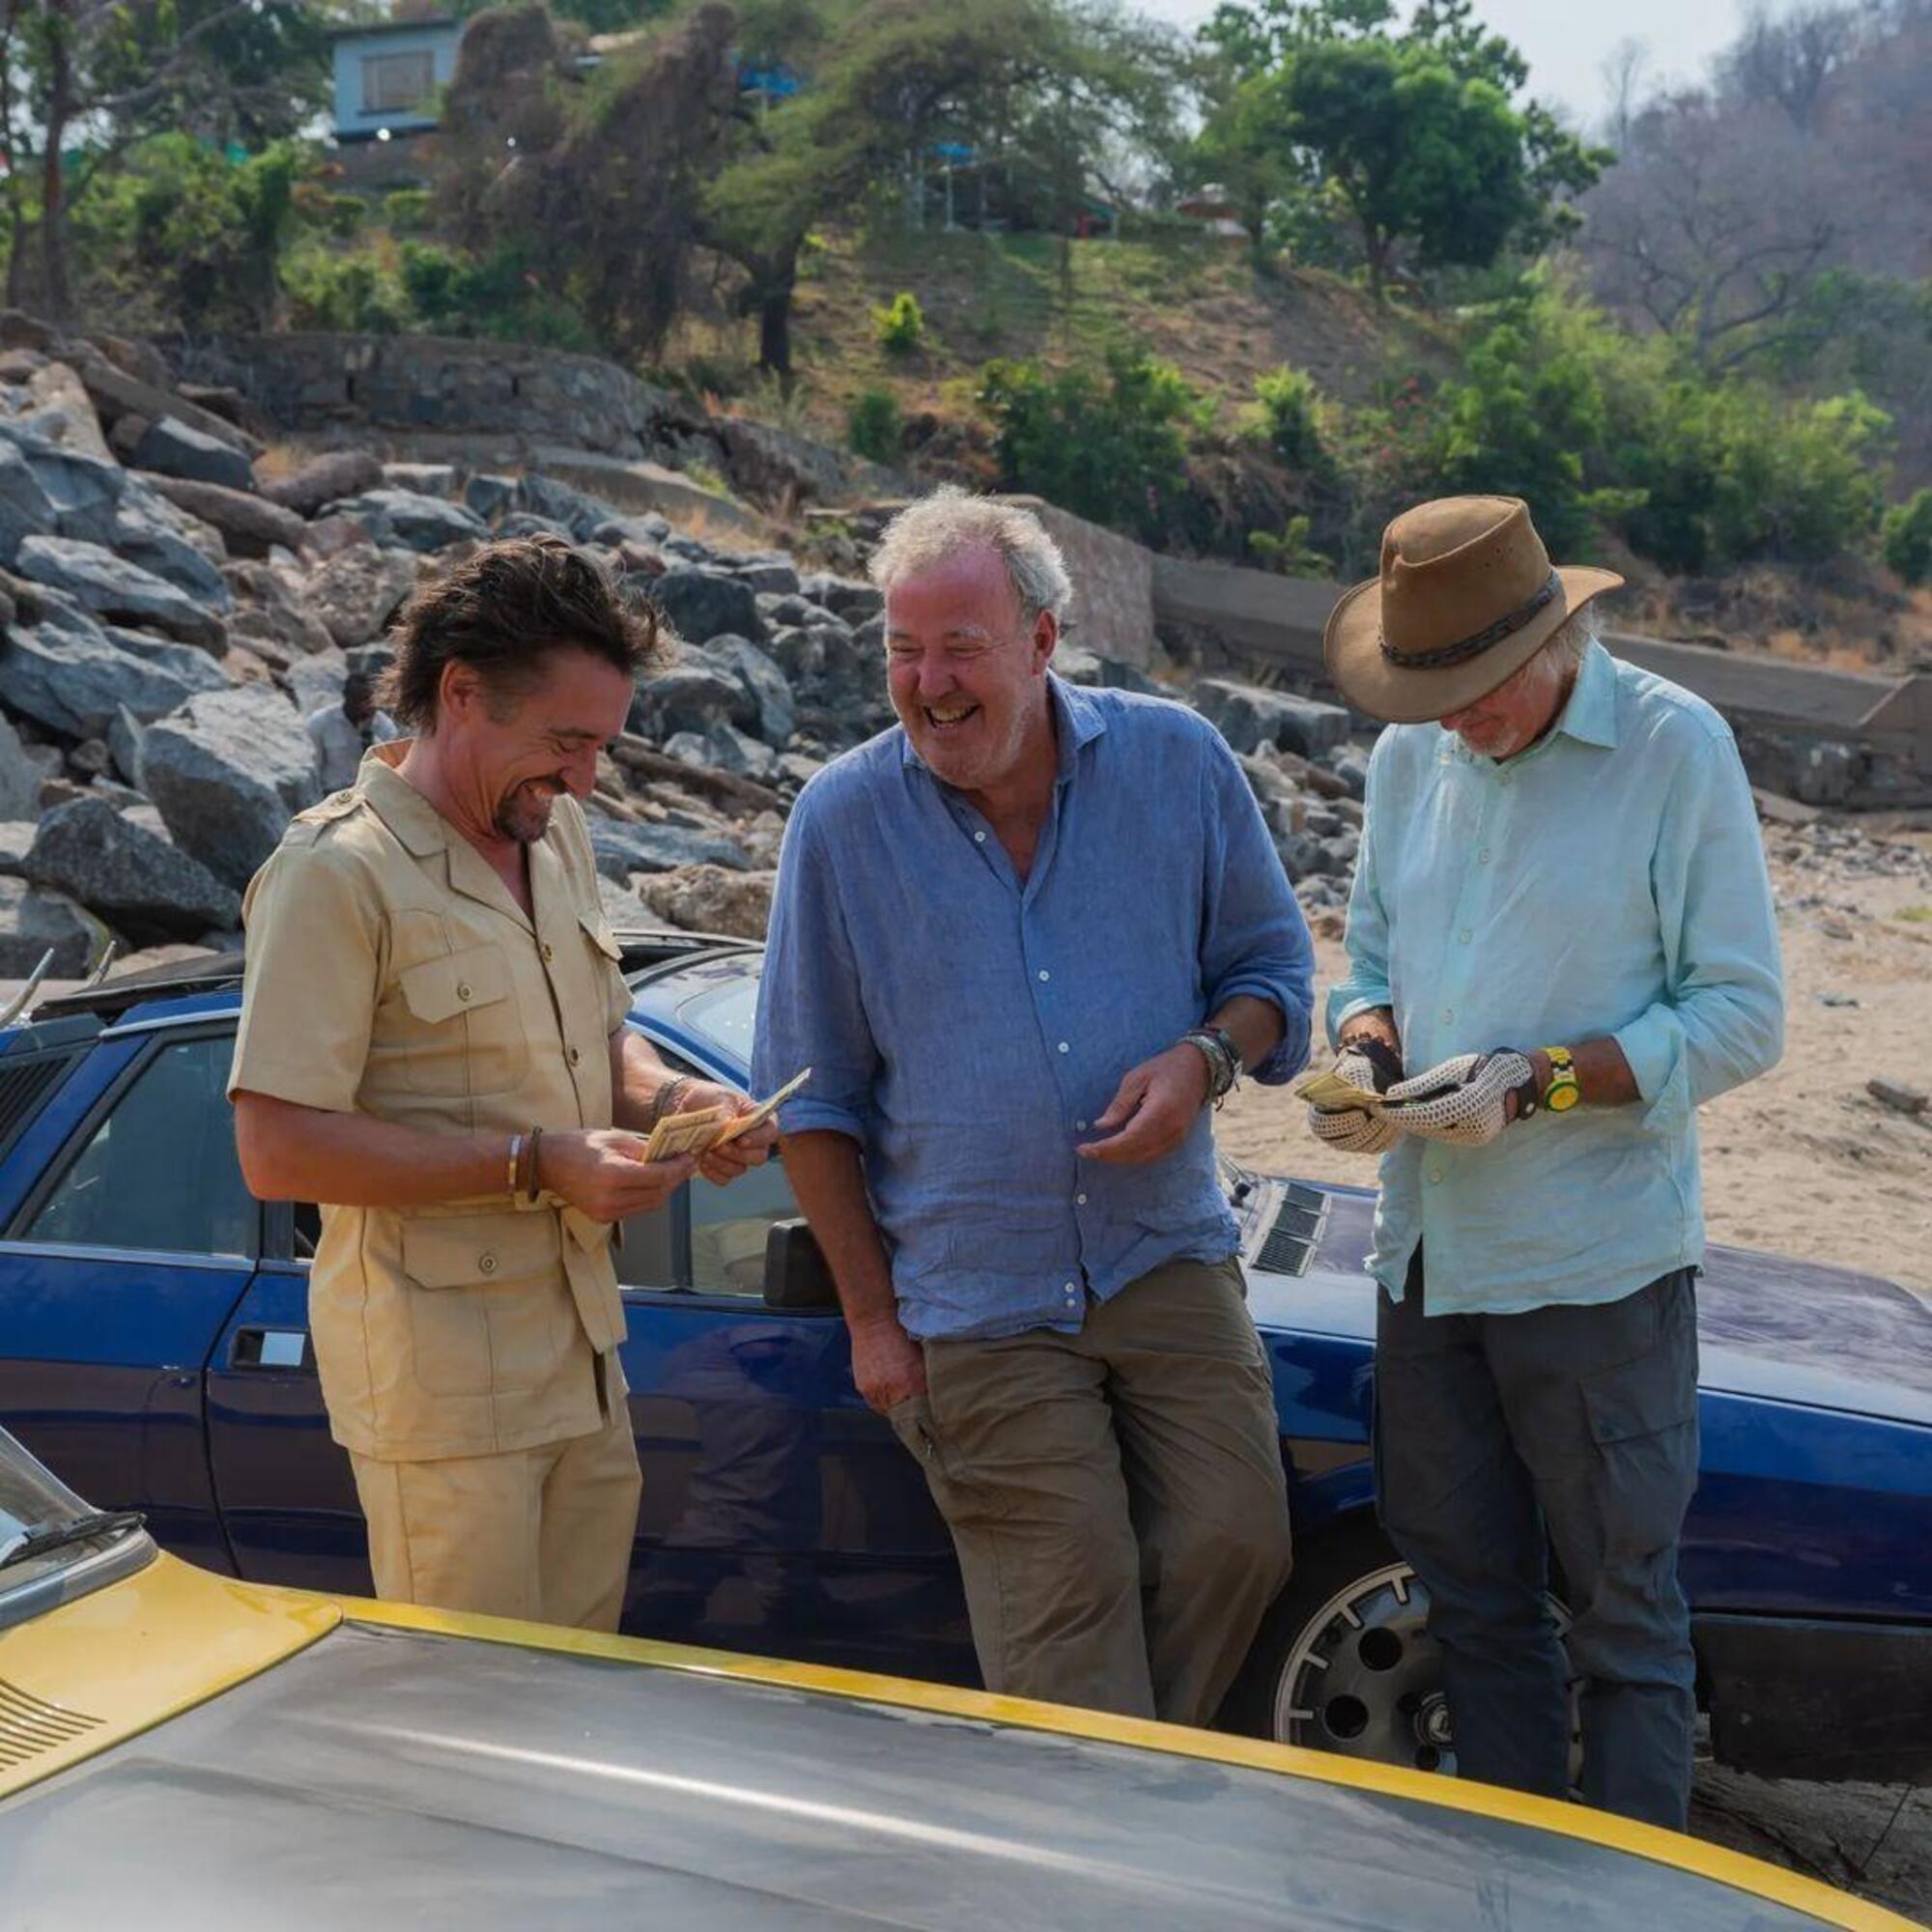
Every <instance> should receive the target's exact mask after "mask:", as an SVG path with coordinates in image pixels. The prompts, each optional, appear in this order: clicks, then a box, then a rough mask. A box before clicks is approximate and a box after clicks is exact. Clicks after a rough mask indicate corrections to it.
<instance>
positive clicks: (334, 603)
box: [307, 544, 416, 651]
mask: <svg viewBox="0 0 1932 1932" xmlns="http://www.w3.org/2000/svg"><path fill="white" fill-rule="evenodd" d="M415 587H416V566H415V559H414V557H413V556H412V554H410V553H409V552H407V551H397V550H379V549H378V548H377V547H376V546H375V545H374V544H356V545H354V546H353V547H352V548H350V549H348V550H345V551H340V552H338V553H337V554H335V555H334V556H331V557H329V558H328V559H327V561H326V562H325V563H324V564H323V566H322V567H321V569H319V570H318V571H316V572H315V574H314V575H313V576H312V577H310V579H309V580H308V592H307V596H308V606H309V609H310V610H311V611H313V612H314V614H315V615H316V616H317V617H319V618H320V619H321V620H322V624H323V628H324V629H325V630H327V633H328V635H329V637H330V638H331V639H333V640H334V641H335V642H336V643H338V644H339V645H341V647H342V648H343V649H344V650H346V651H348V650H354V649H355V647H356V645H358V644H366V643H367V642H368V641H369V639H371V638H374V637H376V636H378V635H379V634H380V633H381V632H382V630H383V628H384V626H385V625H386V624H387V623H388V621H389V619H390V618H391V617H393V616H394V615H395V614H396V609H397V607H398V606H399V605H400V604H401V603H402V601H403V599H404V598H405V597H407V596H408V595H409V594H410V592H411V591H412V590H413V589H414V588H415Z"/></svg>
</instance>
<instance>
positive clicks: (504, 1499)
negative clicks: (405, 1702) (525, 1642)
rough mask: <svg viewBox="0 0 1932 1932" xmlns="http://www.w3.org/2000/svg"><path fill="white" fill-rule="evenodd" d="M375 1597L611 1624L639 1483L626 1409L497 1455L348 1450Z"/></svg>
mask: <svg viewBox="0 0 1932 1932" xmlns="http://www.w3.org/2000/svg"><path fill="white" fill-rule="evenodd" d="M349 1460H350V1461H351V1463H354V1465H355V1490H356V1493H357V1494H358V1495H359V1496H360V1497H361V1499H362V1514H363V1515H364V1516H365V1517H366V1518H367V1519H368V1522H369V1564H370V1568H371V1569H372V1570H374V1571H375V1573H376V1594H377V1595H378V1596H379V1597H386V1598H388V1599H389V1600H390V1601H391V1602H392V1603H402V1604H425V1605H434V1606H435V1607H436V1608H438V1609H443V1610H474V1611H479V1612H481V1613H483V1614H484V1615H487V1616H494V1617H524V1618H527V1619H529V1620H531V1621H533V1622H536V1623H549V1624H573V1625H575V1626H577V1627H578V1628H579V1629H582V1630H596V1631H614V1630H615V1629H616V1628H617V1619H618V1617H619V1615H620V1614H621V1613H622V1611H623V1607H624V1585H625V1581H626V1579H627V1578H628V1577H629V1575H630V1569H631V1545H632V1542H633V1540H634V1539H635V1537H636V1536H637V1531H638V1501H639V1496H640V1494H641V1493H642V1490H643V1481H642V1478H641V1477H640V1475H639V1471H638V1445H637V1443H636V1441H635V1439H634V1438H633V1436H632V1435H631V1421H630V1416H629V1414H628V1413H627V1412H626V1409H625V1406H624V1404H623V1403H621V1402H619V1403H618V1404H617V1406H616V1412H615V1414H613V1415H612V1416H611V1419H610V1420H609V1421H608V1422H606V1423H605V1425H604V1426H603V1427H602V1428H601V1429H599V1430H597V1431H596V1432H595V1434H593V1435H574V1436H572V1437H571V1438H570V1439H569V1440H568V1441H566V1442H553V1443H547V1444H546V1445H545V1446H544V1447H542V1448H540V1449H523V1450H517V1451H514V1452H512V1453H511V1454H508V1455H502V1456H453V1457H450V1458H448V1459H447V1460H446V1461H441V1462H435V1463H384V1462H378V1461H377V1460H376V1459H375V1458H374V1457H372V1456H355V1455H352V1456H351V1457H350V1459H349Z"/></svg>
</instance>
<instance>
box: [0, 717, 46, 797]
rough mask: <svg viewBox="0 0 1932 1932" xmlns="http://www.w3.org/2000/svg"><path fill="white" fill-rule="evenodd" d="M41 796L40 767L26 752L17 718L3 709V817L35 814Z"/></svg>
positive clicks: (0, 731)
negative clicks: (13, 717)
mask: <svg viewBox="0 0 1932 1932" xmlns="http://www.w3.org/2000/svg"><path fill="white" fill-rule="evenodd" d="M40 797H41V770H40V767H39V766H38V765H36V764H35V763H34V761H33V760H32V759H31V758H29V757H28V756H27V748H26V747H25V746H24V745H22V744H21V743H20V734H19V732H17V731H16V730H14V721H13V720H12V719H11V718H9V717H8V716H7V714H6V713H5V712H4V711H0V821H6V820H12V819H19V818H32V817H33V816H34V814H35V813H36V812H37V811H38V810H40Z"/></svg>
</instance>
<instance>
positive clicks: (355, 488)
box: [259, 449, 383, 517]
mask: <svg viewBox="0 0 1932 1932" xmlns="http://www.w3.org/2000/svg"><path fill="white" fill-rule="evenodd" d="M382 484H383V466H382V464H381V463H379V462H378V461H377V460H376V458H375V457H374V456H372V455H371V454H370V453H369V452H368V451H367V450H366V449H331V450H329V451H328V452H327V454H326V455H322V456H317V457H312V458H310V460H309V461H308V462H306V463H304V464H303V465H302V466H301V467H300V468H299V469H295V470H292V471H290V473H289V474H288V475H286V476H281V477H277V478H276V479H275V480H274V481H273V482H271V483H264V484H261V485H260V486H259V487H260V489H261V492H262V495H263V496H265V497H268V499H269V500H270V502H271V503H279V504H280V505H281V506H282V508H283V509H285V510H293V511H294V512H295V513H296V515H297V516H298V517H313V516H314V515H316V514H317V512H318V511H320V510H321V508H322V506H323V505H324V504H325V503H334V502H339V501H340V500H341V499H342V498H343V497H359V496H360V495H361V494H362V492H363V491H365V490H378V489H381V488H382Z"/></svg>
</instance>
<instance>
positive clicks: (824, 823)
mask: <svg viewBox="0 0 1932 1932" xmlns="http://www.w3.org/2000/svg"><path fill="white" fill-rule="evenodd" d="M1049 683H1050V689H1051V695H1052V703H1053V705H1054V711H1055V718H1056V722H1057V726H1058V743H1059V779H1058V781H1057V782H1056V784H1055V786H1054V791H1053V802H1052V805H1051V807H1050V809H1049V811H1048V814H1047V819H1046V823H1045V825H1044V826H1043V827H1042V828H1041V831H1040V836H1039V843H1038V845H1037V848H1036V851H1035V854H1034V860H1033V865H1032V867H1031V869H1030V870H1029V872H1028V874H1027V877H1026V879H1025V881H1024V882H1022V881H1021V880H1020V878H1019V877H1018V875H1017V874H1016V873H1015V871H1014V869H1013V866H1012V862H1011V860H1010V859H1009V858H1008V856H1007V853H1006V850H1005V848H1004V847H1003V846H1002V845H1001V843H1000V841H999V838H998V837H997V836H996V835H995V834H994V832H993V831H992V829H991V827H990V826H989V825H988V824H987V823H986V821H985V819H984V818H983V817H981V816H980V813H979V812H978V811H976V810H974V809H973V807H972V806H971V805H969V804H968V803H967V801H966V799H965V798H964V797H963V796H962V795H961V794H960V793H959V792H957V791H954V790H953V789H952V787H951V786H949V785H945V784H942V783H941V782H940V781H938V780H937V779H935V778H934V777H933V775H932V773H931V772H930V771H929V770H928V769H927V768H926V766H925V764H924V762H923V760H922V759H921V758H920V757H919V755H918V753H915V752H914V751H913V749H912V746H911V744H910V743H909V741H908V740H907V738H906V735H905V733H904V731H903V730H902V729H900V728H899V727H898V726H896V725H895V726H894V727H893V728H892V729H891V730H889V731H887V732H885V733H884V734H883V735H882V736H880V737H877V738H874V739H872V740H871V741H870V743H868V744H866V745H862V746H861V747H860V748H859V749H858V750H857V751H855V752H848V753H846V754H845V755H844V756H843V757H840V758H838V759H836V760H835V761H834V762H833V763H832V764H830V765H829V766H827V767H826V769H825V770H824V771H823V772H820V773H819V774H818V775H817V776H816V777H815V778H813V779H812V781H810V784H808V785H807V786H806V787H805V789H804V791H802V792H801V793H800V794H799V799H798V804H797V806H796V808H795V809H794V810H793V812H792V816H791V822H790V824H789V825H788V826H787V827H786V830H785V838H784V849H783V852H782V854H781V858H780V861H779V878H778V890H777V893H776V895H775V896H774V899H773V904H772V918H771V928H770V935H769V938H768V940H767V943H766V949H765V970H764V977H763V981H762V984H761V988H760V992H759V997H758V1018H757V1028H756V1032H755V1035H754V1037H753V1042H754V1043H753V1057H752V1089H753V1093H754V1094H770V1093H773V1092H775V1091H776V1090H777V1089H778V1088H779V1087H780V1086H781V1085H782V1084H783V1082H784V1081H785V1080H786V1079H787V1078H788V1077H789V1076H790V1075H791V1074H792V1073H793V1072H795V1071H796V1070H797V1069H798V1068H800V1067H802V1066H808V1065H809V1066H810V1068H811V1080H810V1084H809V1085H808V1086H807V1087H806V1089H805V1090H804V1092H803V1093H802V1094H799V1095H798V1097H797V1098H796V1099H793V1100H789V1101H787V1102H786V1103H785V1105H784V1107H783V1108H782V1109H781V1112H780V1116H779V1119H780V1124H781V1126H782V1128H783V1129H784V1131H785V1132H786V1133H805V1132H809V1131H812V1130H816V1129H829V1130H832V1131H835V1132H838V1133H842V1134H847V1135H849V1136H850V1137H851V1138H852V1139H854V1140H856V1141H857V1142H858V1143H859V1144H860V1146H861V1148H862V1149H863V1151H864V1154H865V1163H866V1176H867V1183H868V1185H869V1188H870V1191H871V1198H872V1206H873V1211H874V1212H875V1214H876V1215H877V1217H878V1222H879V1226H880V1229H881V1230H882V1232H883V1233H884V1235H885V1236H886V1239H887V1242H888V1244H889V1245H890V1247H891V1250H892V1265H893V1286H894V1288H895V1291H896V1293H897V1296H898V1304H899V1313H900V1318H901V1320H902V1321H904V1323H905V1326H906V1329H907V1331H908V1332H909V1333H911V1334H913V1335H916V1336H920V1337H935V1336H980V1337H984V1336H997V1335H1012V1334H1017V1333H1019V1332H1020V1331H1021V1330H1023V1329H1027V1328H1040V1327H1044V1328H1057V1329H1062V1330H1066V1331H1071V1330H1076V1329H1078V1328H1079V1327H1080V1325H1081V1323H1082V1322H1083V1321H1084V1320H1085V1318H1086V1311H1087V1305H1088V1298H1089V1296H1090V1294H1091V1295H1092V1296H1094V1297H1096V1298H1098V1299H1102V1300H1104V1299H1106V1298H1107V1297H1108V1296H1110V1295H1113V1294H1117V1293H1119V1292H1120V1291H1121V1290H1122V1288H1124V1287H1125V1286H1126V1285H1127V1284H1128V1283H1129V1282H1131V1281H1134V1280H1136V1279H1138V1278H1139V1277H1140V1276H1141V1275H1144V1274H1146V1273H1147V1272H1148V1270H1149V1269H1151V1268H1153V1267H1157V1266H1159V1265H1160V1264H1162V1263H1163V1262H1170V1261H1176V1260H1180V1259H1189V1260H1198V1261H1210V1262H1211V1261H1221V1260H1225V1259H1226V1258H1227V1257H1229V1256H1231V1255H1233V1254H1234V1253H1235V1251H1236V1245H1237V1237H1236V1223H1235V1218H1234V1215H1233V1213H1232V1212H1231V1211H1230V1209H1229V1207H1228V1203H1227V1200H1226V1199H1225V1197H1224V1196H1223V1193H1222V1190H1221V1186H1220V1182H1219V1179H1218V1178H1217V1176H1216V1174H1215V1169H1214V1144H1213V1129H1212V1125H1211V1117H1210V1114H1209V1112H1208V1110H1207V1109H1204V1110H1203V1111H1202V1112H1201V1114H1200V1115H1199V1116H1197V1118H1196V1119H1195V1121H1194V1123H1193V1125H1192V1127H1191V1128H1190V1130H1189V1132H1188V1134H1187V1137H1186V1139H1185V1140H1184V1141H1183V1142H1182V1144H1181V1145H1180V1147H1179V1148H1178V1149H1177V1150H1176V1151H1174V1152H1173V1153H1171V1154H1168V1155H1166V1156H1165V1157H1164V1158H1162V1159H1160V1160H1156V1161H1152V1162H1150V1163H1148V1164H1146V1165H1144V1166H1135V1167H1117V1166H1111V1165H1109V1164H1107V1163H1106V1162H1103V1161H1095V1160H1083V1159H1081V1158H1080V1157H1079V1156H1078V1155H1076V1154H1075V1152H1074V1148H1075V1146H1076V1144H1077V1143H1079V1142H1081V1141H1084V1140H1089V1139H1092V1138H1093V1137H1094V1135H1093V1124H1094V1121H1095V1120H1096V1119H1097V1118H1098V1116H1099V1115H1100V1114H1101V1113H1102V1112H1103V1111H1104V1109H1105V1108H1106V1105H1107V1103H1108V1101H1109V1100H1111V1099H1112V1098H1113V1096H1114V1092H1115V1089H1116V1088H1117V1087H1118V1086H1119V1085H1120V1082H1121V1076H1122V1074H1123V1073H1125V1072H1126V1071H1127V1069H1128V1068H1129V1067H1132V1066H1136V1065H1139V1064H1140V1063H1141V1062H1142V1061H1144V1060H1147V1059H1150V1058H1151V1057H1152V1056H1153V1055H1154V1054H1157V1053H1159V1052H1161V1051H1162V1050H1163V1049H1164V1048H1167V1047H1170V1046H1172V1045H1173V1044H1174V1043H1175V1041H1176V1040H1178V1039H1179V1037H1181V1035H1182V1034H1184V1033H1186V1032H1187V1031H1188V1029H1189V1028H1191V1027H1197V1026H1199V1025H1200V1024H1201V1023H1202V1021H1203V1020H1204V1019H1206V1018H1207V1017H1208V1015H1209V1014H1211V1013H1212V1012H1214V1011H1215V1010H1216V1009H1218V1008H1219V1007H1221V1006H1222V1005H1223V1004H1224V1003H1225V1002H1227V1001H1228V1000H1230V999H1232V998H1233V997H1234V996H1235V995H1236V994H1237V993H1248V994H1252V995H1254V996H1255V997H1257V998H1259V999H1263V1000H1267V1001H1269V1002H1271V1003H1272V1004H1273V1005H1274V1006H1275V1007H1277V1008H1278V1009H1280V1011H1281V1015H1282V1021H1283V1037H1282V1039H1281V1043H1280V1044H1279V1046H1277V1047H1276V1049H1275V1051H1274V1052H1273V1053H1272V1054H1270V1055H1269V1056H1268V1058H1267V1060H1266V1061H1265V1062H1264V1064H1263V1065H1260V1066H1258V1067H1257V1068H1256V1069H1255V1071H1254V1077H1255V1078H1256V1079H1257V1080H1263V1081H1283V1080H1287V1079H1288V1078H1290V1077H1291V1076H1292V1075H1293V1073H1294V1072H1295V1071H1296V1069H1297V1068H1299V1067H1300V1066H1301V1065H1302V1063H1303V1062H1304V1061H1305V1060H1306V1058H1307V1055H1308V1030H1309V1018H1310V1012H1311V1009H1312V1006H1313V993H1312V985H1313V974H1314V957H1313V949H1312V948H1311V946H1310V944H1309V938H1308V928H1307V926H1306V925H1305V924H1304V923H1303V921H1302V917H1301V911H1300V908H1299V907H1298V906H1297V905H1296V904H1295V901H1294V895H1293V892H1292V891H1291V890H1290V888H1289V884H1288V880H1287V878H1286V877H1285V876H1284V874H1283V872H1282V868H1281V862H1280V860H1279V859H1278V858H1277V857H1276V856H1275V851H1274V847H1273V844H1272V843H1271V842H1270V840H1269V838H1268V836H1267V830H1266V828H1265V827H1264V825H1263V823H1262V818H1261V813H1260V811H1259V810H1258V809H1257V807H1256V805H1255V800H1254V795H1253V793H1252V792H1251V791H1250V790H1249V788H1248V782H1247V780H1246V779H1245V778H1244V777H1243V775H1242V773H1241V768H1240V766H1239V765H1238V764H1237V763H1236V759H1235V757H1234V754H1233V753H1231V752H1230V751H1229V750H1228V747H1227V746H1226V745H1225V744H1224V743H1223V742H1222V740H1221V738H1220V737H1219V736H1218V735H1217V733H1216V732H1215V731H1214V728H1213V727H1212V726H1211V725H1208V723H1207V722H1206V720H1204V719H1202V718H1201V717H1199V716H1198V715H1197V714H1196V713H1194V712H1192V711H1190V710H1188V709H1187V708H1186V707H1185V706H1184V705H1180V704H1177V703H1174V702H1172V701H1171V700H1169V699H1166V698H1152V697H1140V696H1130V695H1129V694H1127V693H1125V692H1118V691H1086V690H1081V689H1079V688H1077V687H1074V686H1071V685H1067V684H1063V683H1062V682H1061V681H1060V679H1058V678H1052V679H1050V680H1049Z"/></svg>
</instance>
